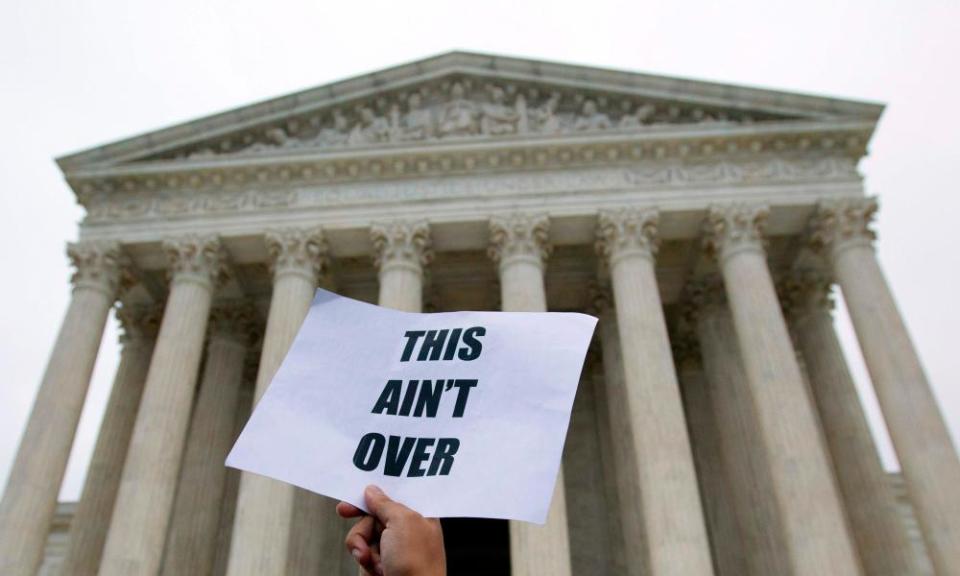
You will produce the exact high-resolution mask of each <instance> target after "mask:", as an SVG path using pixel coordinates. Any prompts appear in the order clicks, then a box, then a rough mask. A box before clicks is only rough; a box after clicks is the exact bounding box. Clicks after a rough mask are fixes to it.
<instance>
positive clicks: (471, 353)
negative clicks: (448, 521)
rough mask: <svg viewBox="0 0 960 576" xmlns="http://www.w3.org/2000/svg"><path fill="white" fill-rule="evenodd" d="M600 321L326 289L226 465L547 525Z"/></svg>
mask: <svg viewBox="0 0 960 576" xmlns="http://www.w3.org/2000/svg"><path fill="white" fill-rule="evenodd" d="M596 321H597V320H596V318H593V317H592V316H587V315H584V314H573V313H524V312H452V313H439V314H411V313H406V312H398V311H396V310H390V309H387V308H380V307H378V306H372V305H370V304H365V303H363V302H358V301H356V300H351V299H349V298H344V297H341V296H338V295H336V294H333V293H331V292H326V291H324V290H318V291H317V294H316V296H315V298H314V300H313V303H312V305H311V307H310V312H309V313H308V314H307V317H306V319H305V320H304V322H303V325H302V326H301V328H300V332H299V334H297V337H296V340H295V341H294V343H293V346H292V347H291V349H290V352H289V353H288V354H287V357H286V359H285V360H284V361H283V364H282V366H281V367H280V369H279V371H278V372H277V374H276V376H275V377H274V379H273V382H272V383H271V384H270V387H269V388H268V389H267V391H266V393H265V394H264V395H263V397H262V398H261V400H260V402H259V404H258V405H257V407H256V410H254V412H253V415H252V416H251V418H250V420H249V422H248V423H247V425H246V427H245V428H244V430H243V432H242V434H241V435H240V438H239V439H238V440H237V443H236V445H234V447H233V450H232V451H231V452H230V455H229V456H228V458H227V465H229V466H232V467H235V468H240V469H242V470H247V471H249V472H255V473H257V474H262V475H264V476H269V477H271V478H275V479H278V480H282V481H284V482H288V483H290V484H295V485H297V486H300V487H302V488H306V489H307V490H311V491H313V492H318V493H320V494H324V495H327V496H330V497H332V498H336V499H339V500H344V501H346V502H350V503H352V504H354V505H356V506H359V507H361V508H363V507H364V502H363V489H364V487H366V486H367V485H368V484H376V485H378V486H380V487H381V488H383V489H384V490H385V491H386V493H387V494H389V495H390V496H391V497H392V498H394V499H395V500H397V501H399V502H402V503H404V504H406V505H407V506H409V507H411V508H413V509H414V510H417V511H418V512H420V513H421V514H423V515H425V516H431V517H448V516H472V517H483V518H508V519H514V520H526V521H530V522H536V523H541V524H542V523H543V522H545V520H546V515H547V510H548V508H549V506H550V497H551V496H552V494H553V488H554V483H555V482H556V477H557V471H558V469H559V466H560V456H561V453H562V451H563V443H564V439H565V437H566V433H567V425H568V424H569V422H570V410H571V408H572V406H573V398H574V395H575V393H576V389H577V383H578V381H579V379H580V372H581V370H582V368H583V361H584V357H585V355H586V351H587V347H588V345H589V343H590V338H591V336H592V334H593V329H594V326H595V325H596Z"/></svg>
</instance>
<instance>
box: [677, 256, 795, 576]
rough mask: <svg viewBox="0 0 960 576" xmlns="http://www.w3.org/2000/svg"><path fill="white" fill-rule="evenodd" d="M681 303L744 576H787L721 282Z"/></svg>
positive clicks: (702, 281) (696, 288)
mask: <svg viewBox="0 0 960 576" xmlns="http://www.w3.org/2000/svg"><path fill="white" fill-rule="evenodd" d="M684 298H685V308H686V309H685V311H684V316H686V318H687V322H689V323H690V324H692V325H695V326H696V332H697V341H698V344H699V346H700V353H701V358H702V363H703V368H704V372H705V376H706V382H705V384H706V386H707V393H708V394H709V396H710V401H711V406H712V409H713V413H714V417H715V418H716V422H717V432H718V440H719V444H720V453H721V457H722V460H723V471H724V473H725V474H726V476H727V484H728V485H729V487H730V497H731V502H732V504H733V509H734V515H735V516H736V518H737V524H738V526H739V528H740V535H741V537H742V543H743V550H744V556H745V558H746V564H747V571H746V574H750V575H752V576H767V575H769V574H790V567H789V560H788V558H787V556H786V553H785V551H784V550H785V548H786V545H785V543H784V539H783V530H782V528H781V526H780V521H779V512H778V511H777V502H776V498H775V497H774V494H773V489H772V482H773V481H772V479H771V475H770V467H769V465H768V463H767V459H766V457H765V455H764V451H763V447H762V445H761V443H760V429H759V423H758V421H757V417H756V414H755V411H754V407H753V403H752V401H751V399H750V389H749V385H748V384H747V376H746V373H745V370H744V367H743V361H742V360H741V358H742V355H741V353H740V346H739V344H737V334H736V332H735V331H734V329H733V318H732V317H731V316H730V310H729V308H728V307H727V302H726V298H725V296H724V293H723V285H722V281H721V279H720V278H718V277H716V276H715V275H712V274H710V275H706V276H704V277H702V278H698V279H697V280H695V281H693V282H691V283H690V284H689V285H688V286H687V287H686V288H685V295H684Z"/></svg>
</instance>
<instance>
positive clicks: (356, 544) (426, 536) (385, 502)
mask: <svg viewBox="0 0 960 576" xmlns="http://www.w3.org/2000/svg"><path fill="white" fill-rule="evenodd" d="M363 495H364V499H365V500H366V503H367V509H368V510H370V514H369V515H367V514H365V513H364V512H363V510H360V509H359V508H357V507H356V506H354V505H352V504H348V503H346V502H340V503H339V504H337V514H339V515H340V516H342V517H344V518H358V517H359V518H360V520H359V521H358V522H357V523H356V524H354V525H353V528H351V529H350V532H349V533H348V534H347V538H346V540H345V541H344V543H345V544H346V546H347V550H349V551H350V554H351V555H353V557H354V558H355V559H356V561H357V564H359V565H360V567H361V568H362V569H363V570H364V573H365V574H368V575H371V576H373V575H376V576H445V575H446V573H447V559H446V555H445V554H444V551H443V530H442V529H441V528H440V521H439V520H437V519H436V518H424V517H423V516H421V515H420V514H417V513H416V512H414V511H413V510H411V509H410V508H407V507H406V506H404V505H403V504H400V503H398V502H394V501H393V500H391V499H390V498H389V497H388V496H387V495H386V494H384V493H383V491H382V490H380V489H379V488H377V487H376V486H367V489H366V490H364V493H363Z"/></svg>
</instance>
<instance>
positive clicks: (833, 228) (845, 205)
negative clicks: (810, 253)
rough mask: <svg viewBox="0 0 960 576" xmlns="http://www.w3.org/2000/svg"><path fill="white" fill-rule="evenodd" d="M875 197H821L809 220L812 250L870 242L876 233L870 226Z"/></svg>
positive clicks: (874, 213) (847, 246)
mask: <svg viewBox="0 0 960 576" xmlns="http://www.w3.org/2000/svg"><path fill="white" fill-rule="evenodd" d="M877 208H878V206H877V199H876V198H845V199H841V200H824V201H821V202H820V204H819V206H818V207H817V213H816V214H815V215H814V217H813V219H812V220H811V222H810V243H811V245H812V246H813V248H814V250H816V251H818V252H819V251H823V250H824V249H827V250H830V251H831V252H832V253H833V254H836V253H837V252H839V251H841V250H843V249H845V248H849V247H851V246H864V245H866V246H870V245H872V244H873V241H874V240H875V239H876V237H877V235H876V233H875V232H874V231H873V229H872V224H873V219H874V217H875V216H876V214H877Z"/></svg>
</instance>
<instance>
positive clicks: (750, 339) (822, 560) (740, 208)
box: [705, 205, 861, 576]
mask: <svg viewBox="0 0 960 576" xmlns="http://www.w3.org/2000/svg"><path fill="white" fill-rule="evenodd" d="M767 216H768V210H767V209H766V207H763V206H756V205H728V206H723V207H714V208H712V209H711V210H710V213H709V216H708V218H707V221H706V226H705V247H706V249H707V251H708V252H709V253H710V254H712V255H714V256H716V257H717V258H718V260H719V264H720V268H721V271H722V276H723V281H724V285H725V287H726V293H727V298H728V300H729V304H730V311H731V313H732V315H733V323H734V328H735V330H736V333H737V341H738V343H739V344H740V351H741V353H742V354H743V363H744V368H745V370H746V376H747V382H748V384H749V387H750V398H751V401H752V403H753V406H754V408H755V411H756V415H757V420H758V429H759V433H760V443H761V445H762V447H763V451H764V454H765V457H766V461H767V465H768V466H769V470H770V475H771V479H772V486H773V494H774V497H775V499H776V502H777V508H778V510H779V512H780V524H781V526H782V527H783V531H784V535H785V538H784V541H785V543H786V548H787V554H788V556H789V559H790V566H791V572H792V573H793V574H795V575H797V576H801V575H810V576H814V575H820V574H837V575H848V574H849V575H855V574H860V572H861V570H860V565H859V560H858V558H857V553H856V549H855V547H854V544H853V541H852V539H851V537H850V534H849V533H848V532H847V527H846V519H845V518H844V512H843V507H842V504H841V501H840V497H839V494H838V493H837V489H836V486H835V484H834V479H833V477H832V471H831V469H830V462H829V459H828V456H827V454H826V451H825V450H824V446H823V445H822V444H821V442H820V436H819V430H818V425H817V419H816V415H815V413H814V410H813V406H812V404H811V401H810V398H809V397H808V395H807V392H806V390H805V384H804V381H803V377H802V375H801V373H800V367H799V365H798V363H797V357H796V353H795V352H794V350H793V345H792V343H791V340H790V336H789V334H788V332H787V326H786V322H785V321H784V318H783V314H782V312H781V311H780V303H779V301H778V299H777V294H776V291H775V289H774V286H773V280H772V278H771V276H770V270H769V269H768V267H767V261H766V254H765V250H764V232H765V226H766V221H767Z"/></svg>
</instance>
